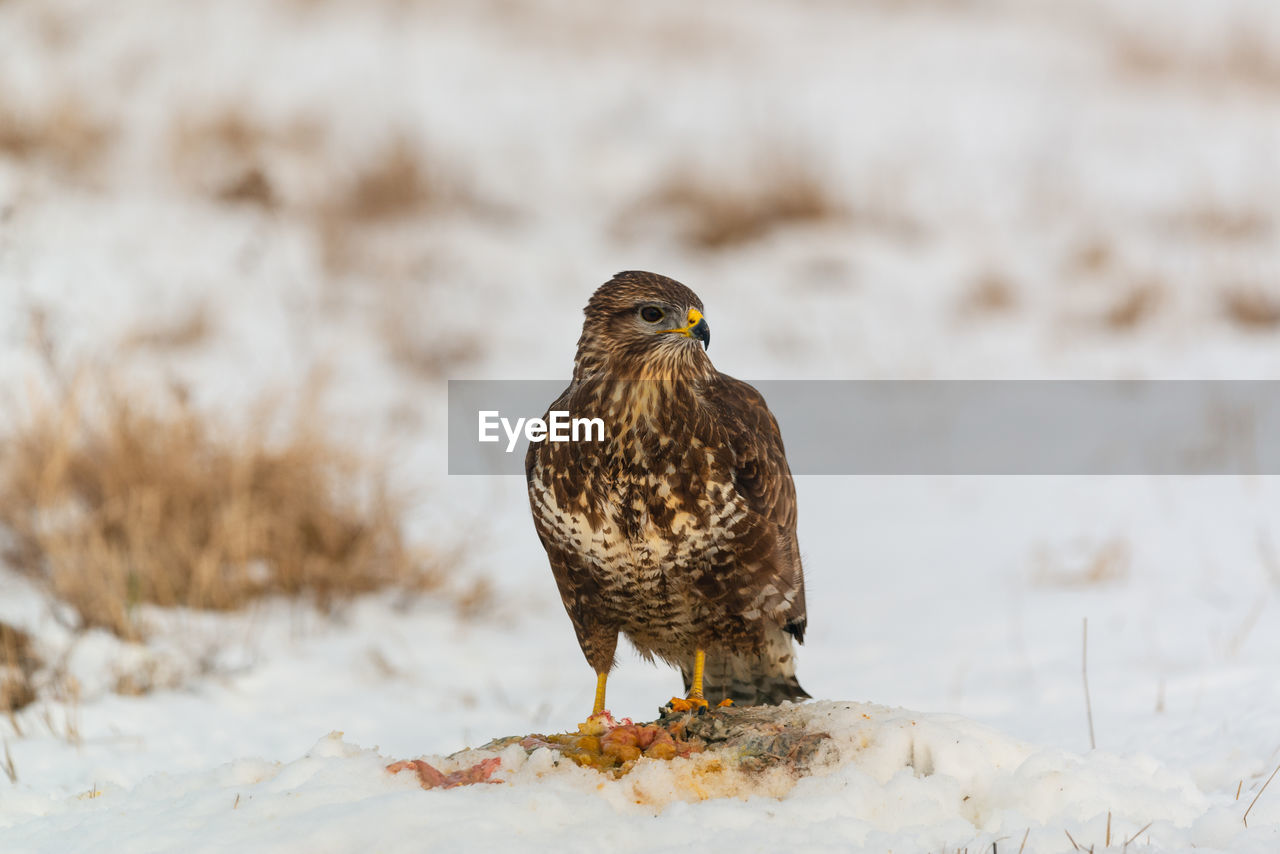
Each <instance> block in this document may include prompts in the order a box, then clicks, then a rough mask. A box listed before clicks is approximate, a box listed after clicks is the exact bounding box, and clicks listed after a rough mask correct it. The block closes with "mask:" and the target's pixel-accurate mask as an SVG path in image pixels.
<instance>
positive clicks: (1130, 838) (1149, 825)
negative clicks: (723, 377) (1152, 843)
mask: <svg viewBox="0 0 1280 854" xmlns="http://www.w3.org/2000/svg"><path fill="white" fill-rule="evenodd" d="M1153 824H1155V822H1153V821H1149V822H1147V823H1146V824H1144V825H1143V826H1142V828H1141V829H1140V830H1139V831H1138V832H1137V833H1135V834H1134V835H1133V836H1130V837H1129V838H1128V839H1126V840H1125V841H1124V845H1121V846H1120V851H1121V854H1123V852H1124V851H1125V850H1126V849H1127V848H1128V847H1129V843H1130V842H1132V841H1133V840H1135V839H1137V838H1138V837H1139V836H1141V835H1142V834H1144V833H1146V832H1147V829H1148V828H1150V827H1151V825H1153Z"/></svg>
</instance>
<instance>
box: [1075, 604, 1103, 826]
mask: <svg viewBox="0 0 1280 854" xmlns="http://www.w3.org/2000/svg"><path fill="white" fill-rule="evenodd" d="M1080 674H1081V678H1083V679H1084V711H1085V714H1086V715H1087V716H1088V718H1089V749H1090V750H1097V749H1098V742H1097V741H1095V740H1094V737H1093V703H1091V702H1090V701H1089V618H1088V617H1085V618H1084V635H1083V638H1082V642H1081V646H1080ZM1068 836H1070V834H1068Z"/></svg>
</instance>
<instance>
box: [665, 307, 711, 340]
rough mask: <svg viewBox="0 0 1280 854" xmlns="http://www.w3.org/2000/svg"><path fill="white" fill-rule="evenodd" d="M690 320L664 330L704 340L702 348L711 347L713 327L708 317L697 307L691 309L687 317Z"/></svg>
mask: <svg viewBox="0 0 1280 854" xmlns="http://www.w3.org/2000/svg"><path fill="white" fill-rule="evenodd" d="M686 320H687V321H688V322H687V323H686V324H685V325H684V326H678V327H676V328H675V329H664V330H662V331H663V332H676V333H679V334H680V335H683V336H684V337H686V338H694V339H696V340H698V341H701V342H702V348H703V349H704V350H705V349H709V348H710V347H711V327H710V326H708V325H707V321H706V318H704V317H703V316H702V312H700V311H698V310H697V309H696V308H691V309H689V314H688V316H687V317H686Z"/></svg>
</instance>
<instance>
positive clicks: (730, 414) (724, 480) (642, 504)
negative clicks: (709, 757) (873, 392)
mask: <svg viewBox="0 0 1280 854" xmlns="http://www.w3.org/2000/svg"><path fill="white" fill-rule="evenodd" d="M710 343H711V328H710V325H709V324H708V322H707V318H706V317H705V316H704V315H703V304H702V300H701V299H699V298H698V296H697V294H695V293H694V292H693V291H692V290H690V289H689V288H688V287H686V286H685V285H683V284H681V283H680V282H677V281H675V280H674V279H671V278H668V277H666V276H662V275H658V274H656V273H649V272H643V271H627V272H622V273H618V274H617V275H616V276H614V277H613V278H612V279H610V280H609V281H608V282H606V283H605V284H603V285H601V286H600V287H599V288H598V289H597V290H596V291H595V293H594V294H592V296H591V298H590V300H589V301H588V302H587V305H586V308H585V309H584V321H583V324H582V335H581V337H580V338H579V339H578V345H577V353H576V354H575V357H574V363H573V376H572V379H571V381H570V383H569V386H568V387H567V388H566V389H565V390H564V392H563V393H561V395H560V396H559V397H558V398H557V399H556V400H555V401H554V402H553V403H552V404H551V405H550V407H549V409H548V415H550V413H551V412H553V411H567V412H569V413H570V414H571V415H572V416H574V417H579V416H581V417H588V418H600V419H601V420H602V421H603V423H604V425H605V430H604V436H603V437H601V436H599V435H596V436H592V437H591V440H590V441H587V440H585V439H584V440H582V441H576V442H550V441H541V442H530V444H529V450H528V452H527V453H526V455H525V474H526V481H527V486H528V493H529V505H530V509H531V511H532V515H533V522H534V527H535V528H536V530H537V533H538V537H539V539H540V540H541V542H542V545H543V547H544V549H545V550H546V553H547V559H548V561H549V563H550V564H551V570H552V574H553V575H554V576H555V581H556V585H557V587H558V590H559V593H560V597H561V600H562V602H563V604H564V608H565V611H566V612H567V613H568V616H569V620H570V622H571V623H572V624H573V628H574V632H575V633H576V635H577V639H578V644H579V646H580V647H581V648H582V653H583V655H584V656H585V658H586V660H587V663H588V664H589V665H590V666H591V667H592V668H593V669H594V670H595V673H596V692H595V702H594V705H593V710H592V714H593V715H598V714H601V713H604V714H607V712H605V705H606V704H605V695H606V686H607V682H608V676H609V672H610V671H611V670H612V668H613V666H614V663H615V652H616V648H617V643H618V637H619V634H623V635H626V637H627V638H628V639H629V640H630V641H631V644H632V645H633V646H634V647H635V649H636V650H637V651H638V652H639V654H640V655H641V656H642V657H643V658H645V659H646V660H648V661H653V659H654V658H657V659H660V660H662V661H665V662H667V663H668V664H671V665H673V666H675V667H678V668H679V669H680V672H681V675H682V677H683V680H684V690H685V696H684V697H673V698H672V700H671V705H672V706H674V707H675V708H676V709H677V710H681V711H688V710H690V709H693V710H697V709H698V708H706V707H707V706H708V704H709V703H716V704H718V705H728V704H730V703H734V704H738V705H766V704H767V705H776V704H779V703H782V702H784V701H787V700H793V701H800V700H803V699H805V698H807V697H809V694H808V693H807V692H806V691H805V690H804V689H803V688H802V687H800V683H799V681H797V679H796V675H795V657H794V645H793V641H794V642H796V643H803V642H804V633H805V626H806V624H807V617H806V612H805V592H804V571H803V567H802V565H801V559H800V550H799V545H798V542H797V540H796V493H795V485H794V483H793V481H792V478H791V471H790V468H789V467H788V464H787V458H786V453H785V450H784V448H783V443H782V434H781V432H780V430H779V428H778V423H777V421H776V419H775V418H774V416H773V414H772V413H771V412H770V411H769V407H768V406H767V405H766V403H765V401H764V398H763V397H762V396H761V394H760V393H759V391H757V390H756V389H755V388H754V387H752V386H751V385H749V384H748V383H745V382H743V381H741V380H737V379H734V378H733V377H731V376H728V375H727V374H723V373H721V372H720V371H718V370H717V369H716V368H715V367H714V366H713V365H712V363H711V360H710V358H709V356H708V355H707V350H708V348H709V347H710Z"/></svg>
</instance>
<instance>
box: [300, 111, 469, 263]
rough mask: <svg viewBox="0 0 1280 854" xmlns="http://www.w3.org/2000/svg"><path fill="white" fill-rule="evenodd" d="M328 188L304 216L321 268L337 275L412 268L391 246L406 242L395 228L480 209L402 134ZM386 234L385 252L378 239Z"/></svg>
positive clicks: (455, 181)
mask: <svg viewBox="0 0 1280 854" xmlns="http://www.w3.org/2000/svg"><path fill="white" fill-rule="evenodd" d="M333 186H334V189H333V191H332V192H331V193H330V194H329V195H328V196H327V197H326V198H325V199H323V200H322V201H321V202H320V203H319V204H318V205H317V206H316V208H315V210H313V211H312V212H311V213H310V216H311V219H312V222H313V224H314V229H315V232H316V234H317V236H318V238H319V240H320V245H321V250H322V253H323V260H324V264H325V267H326V269H327V270H329V271H330V272H331V273H337V274H340V273H345V272H349V271H352V270H372V271H374V272H376V273H378V274H380V275H384V276H385V275H386V274H387V273H388V269H387V268H394V269H399V268H403V267H405V266H413V264H412V263H411V262H410V263H406V262H405V261H404V260H403V257H402V256H403V254H404V253H403V251H402V250H400V249H398V248H397V247H400V246H402V245H403V244H404V243H405V242H406V238H405V237H404V235H398V234H394V233H393V232H395V230H396V227H397V226H398V225H399V224H402V223H405V222H410V221H413V220H414V219H415V218H418V217H422V216H424V215H427V214H439V213H443V212H448V211H462V212H472V211H476V210H479V209H481V208H482V207H484V206H483V205H481V204H480V203H479V202H478V201H477V200H476V199H475V198H474V196H473V195H472V194H471V193H470V192H469V191H468V190H466V189H465V188H464V187H463V186H462V184H461V182H460V181H459V179H458V177H457V176H456V175H455V174H450V173H449V172H446V171H445V170H443V169H440V168H437V167H436V166H435V165H434V164H433V162H432V160H431V158H429V157H428V156H427V154H426V152H425V150H424V149H423V147H422V146H420V145H417V144H415V143H414V142H412V141H411V140H410V139H409V137H407V136H404V135H400V136H396V137H394V138H392V139H391V140H390V141H389V142H388V143H387V144H386V145H384V146H383V147H382V148H381V149H379V150H378V151H376V152H374V154H373V155H372V156H371V157H369V158H368V159H367V160H365V161H364V162H361V163H359V164H357V165H356V167H355V168H354V169H352V170H350V174H349V177H348V179H347V180H346V181H336V182H334V185H333ZM388 234H390V235H391V237H392V239H391V240H390V241H389V242H390V244H391V247H390V248H388V246H387V243H388V241H387V240H385V239H384V238H386V237H387V235H388ZM394 269H393V270H392V274H393V275H394Z"/></svg>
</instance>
